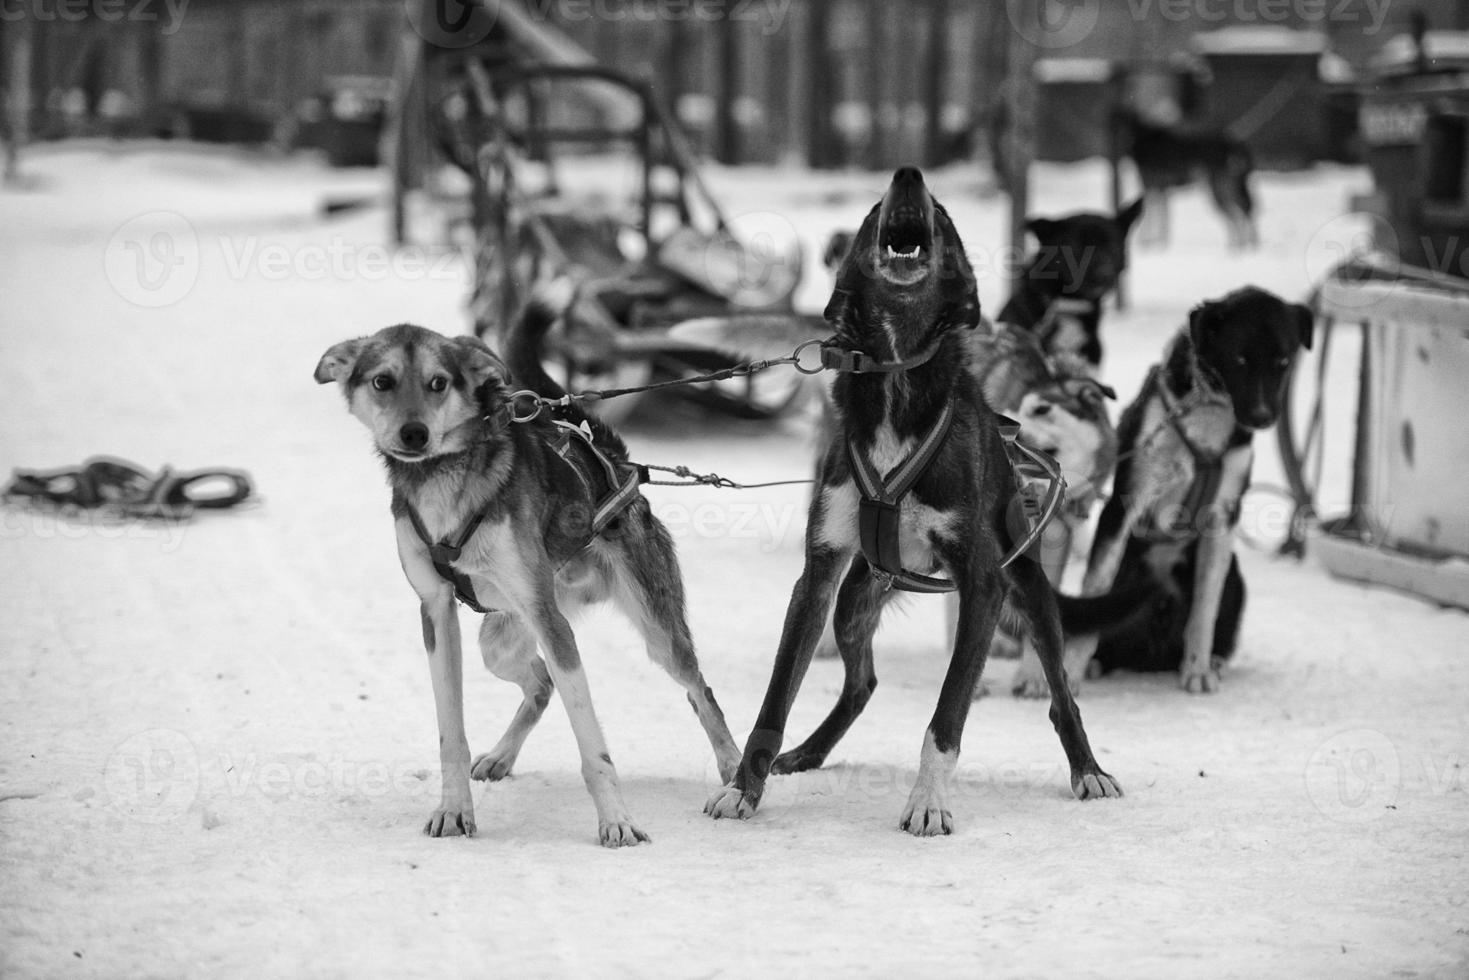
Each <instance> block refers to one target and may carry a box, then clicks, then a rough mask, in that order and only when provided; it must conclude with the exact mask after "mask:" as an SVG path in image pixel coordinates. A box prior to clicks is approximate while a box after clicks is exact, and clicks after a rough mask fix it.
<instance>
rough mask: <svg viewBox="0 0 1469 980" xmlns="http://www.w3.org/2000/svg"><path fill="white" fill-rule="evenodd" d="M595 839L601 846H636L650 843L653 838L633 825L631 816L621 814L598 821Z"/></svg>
mask: <svg viewBox="0 0 1469 980" xmlns="http://www.w3.org/2000/svg"><path fill="white" fill-rule="evenodd" d="M597 841H598V842H599V843H600V844H601V845H602V846H603V847H637V846H638V845H639V844H651V843H652V842H653V838H651V837H649V836H648V835H647V834H645V833H643V832H642V831H641V830H639V829H638V828H637V827H635V826H633V822H632V819H631V818H629V817H626V816H623V817H620V818H618V819H616V820H603V821H600V822H599V823H598V824H597Z"/></svg>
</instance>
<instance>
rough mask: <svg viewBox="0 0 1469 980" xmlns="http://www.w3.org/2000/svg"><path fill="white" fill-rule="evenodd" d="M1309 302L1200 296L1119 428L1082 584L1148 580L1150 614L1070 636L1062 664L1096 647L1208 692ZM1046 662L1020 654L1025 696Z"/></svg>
mask: <svg viewBox="0 0 1469 980" xmlns="http://www.w3.org/2000/svg"><path fill="white" fill-rule="evenodd" d="M1312 326H1313V318H1312V314H1311V311H1310V310H1309V309H1308V308H1307V307H1305V306H1302V305H1300V304H1297V303H1287V302H1285V301H1284V300H1282V299H1280V298H1279V297H1277V296H1274V295H1272V294H1270V293H1268V292H1265V291H1264V290H1262V289H1257V288H1254V287H1252V286H1251V287H1245V288H1243V289H1239V290H1236V291H1235V292H1232V293H1230V294H1229V295H1227V296H1225V297H1224V298H1222V299H1219V300H1215V301H1212V302H1207V303H1203V304H1202V305H1200V306H1199V307H1198V308H1197V309H1195V310H1194V311H1193V312H1192V313H1191V314H1190V316H1189V323H1188V326H1187V327H1186V328H1185V329H1184V330H1182V331H1180V332H1179V333H1178V334H1177V335H1176V336H1175V337H1174V338H1173V340H1172V341H1171V342H1170V343H1169V345H1168V349H1167V350H1166V351H1165V352H1164V357H1163V361H1162V362H1161V363H1159V364H1157V365H1156V366H1154V368H1153V370H1152V371H1151V372H1150V373H1149V375H1148V378H1147V380H1146V381H1145V382H1144V383H1143V387H1142V390H1141V391H1140V392H1139V393H1138V396H1137V398H1136V399H1135V400H1134V401H1133V403H1132V404H1131V405H1129V406H1128V408H1127V411H1126V412H1124V413H1123V415H1122V421H1121V423H1120V424H1119V426H1118V440H1119V442H1118V448H1119V454H1120V455H1119V462H1118V464H1117V475H1116V478H1115V480H1114V481H1113V490H1112V496H1111V499H1110V500H1108V501H1107V505H1106V506H1105V507H1104V508H1103V510H1102V516H1101V519H1100V521H1099V523H1098V525H1097V533H1096V537H1095V538H1094V540H1093V543H1092V552H1091V558H1090V560H1089V562H1088V564H1087V574H1086V582H1085V586H1084V591H1085V592H1086V593H1088V594H1091V593H1097V592H1105V591H1107V590H1109V589H1118V588H1130V587H1137V586H1140V587H1144V588H1148V589H1150V590H1152V592H1153V594H1154V602H1153V604H1152V606H1151V608H1150V610H1149V615H1147V616H1146V617H1137V618H1136V619H1133V620H1130V621H1128V622H1126V623H1124V624H1122V625H1121V626H1114V627H1113V628H1111V629H1107V630H1103V632H1102V633H1101V635H1100V639H1099V638H1098V637H1097V636H1085V637H1081V636H1078V637H1073V638H1071V639H1070V640H1069V642H1068V649H1067V653H1066V667H1067V674H1068V675H1069V676H1070V678H1071V681H1072V683H1073V684H1075V683H1079V682H1080V680H1081V678H1082V676H1083V674H1084V673H1085V671H1086V669H1087V665H1088V663H1089V662H1090V661H1091V660H1092V657H1093V655H1095V656H1096V661H1097V663H1098V664H1099V665H1100V667H1101V669H1102V670H1104V671H1105V670H1110V669H1113V668H1117V667H1128V668H1131V669H1134V670H1177V671H1178V672H1179V682H1180V684H1181V685H1182V686H1183V688H1184V689H1185V690H1188V691H1194V692H1204V691H1213V690H1215V689H1217V688H1218V686H1219V671H1220V668H1221V666H1222V665H1223V663H1224V661H1225V660H1227V659H1228V657H1229V656H1230V655H1231V654H1232V653H1233V652H1234V645H1235V639H1236V636H1237V633H1238V629H1239V623H1240V618H1241V616H1242V614H1243V612H1244V603H1245V586H1244V579H1243V578H1242V577H1241V576H1240V572H1239V563H1238V561H1237V560H1236V558H1235V555H1234V530H1235V526H1236V524H1237V523H1238V521H1239V508H1240V500H1241V498H1242V496H1243V495H1244V492H1245V490H1246V488H1247V487H1248V486H1249V480H1250V468H1251V464H1252V463H1253V461H1254V450H1253V448H1252V445H1251V443H1252V440H1253V437H1254V433H1255V432H1256V431H1258V430H1260V429H1263V428H1266V427H1268V426H1270V425H1272V424H1273V423H1274V422H1275V420H1276V418H1277V417H1278V416H1279V415H1280V412H1281V411H1282V410H1283V406H1282V396H1283V392H1284V388H1285V381H1286V378H1287V377H1288V376H1289V374H1290V371H1291V366H1292V364H1293V363H1294V361H1295V358H1296V355H1297V353H1298V352H1299V351H1300V350H1301V349H1302V348H1309V347H1310V346H1311V331H1312ZM1050 673H1051V672H1050V671H1049V670H1046V669H1044V668H1043V665H1041V664H1038V663H1035V662H1034V661H1033V660H1026V661H1022V662H1021V671H1020V674H1019V675H1018V685H1017V686H1018V688H1019V692H1020V693H1026V694H1029V695H1031V696H1035V697H1040V696H1043V695H1044V694H1045V691H1046V685H1047V683H1048V682H1049V681H1050Z"/></svg>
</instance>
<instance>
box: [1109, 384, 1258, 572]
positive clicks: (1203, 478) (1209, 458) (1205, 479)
mask: <svg viewBox="0 0 1469 980" xmlns="http://www.w3.org/2000/svg"><path fill="white" fill-rule="evenodd" d="M1150 388H1151V389H1152V390H1153V392H1154V393H1155V394H1157V396H1158V400H1159V401H1161V402H1162V403H1163V410H1164V412H1165V413H1166V424H1167V425H1168V426H1169V427H1171V428H1172V429H1173V432H1174V434H1175V435H1176V436H1178V441H1179V442H1181V443H1182V444H1183V447H1184V448H1185V449H1187V450H1188V454H1189V456H1191V457H1192V458H1193V461H1194V478H1193V481H1192V482H1191V483H1189V487H1188V492H1187V493H1185V494H1184V497H1183V503H1181V504H1180V505H1179V512H1178V519H1177V520H1176V521H1174V522H1172V524H1171V526H1168V527H1163V526H1161V525H1159V524H1158V523H1157V521H1156V519H1154V518H1155V517H1156V515H1149V518H1148V520H1147V523H1145V524H1140V525H1139V526H1138V528H1137V531H1136V532H1135V533H1137V534H1138V536H1139V537H1144V538H1147V539H1148V540H1150V541H1157V542H1160V543H1179V542H1184V541H1192V540H1193V539H1195V538H1197V537H1198V536H1199V534H1200V532H1201V530H1202V529H1201V528H1200V526H1199V515H1200V514H1201V513H1202V512H1203V511H1204V510H1206V509H1207V508H1208V506H1209V505H1210V504H1211V503H1213V501H1214V498H1215V497H1217V496H1218V495H1219V487H1220V485H1221V484H1222V483H1223V482H1224V454H1225V453H1226V452H1228V451H1229V450H1230V449H1233V448H1235V447H1237V446H1242V445H1244V444H1246V443H1248V442H1249V441H1250V434H1249V432H1248V431H1247V430H1244V429H1241V428H1240V427H1239V426H1235V430H1234V432H1233V433H1232V434H1231V435H1230V437H1229V442H1228V443H1226V444H1225V447H1224V450H1223V451H1221V452H1217V453H1216V452H1210V451H1209V450H1207V449H1205V448H1204V447H1202V446H1200V445H1199V444H1198V443H1197V442H1195V441H1194V440H1193V438H1192V437H1190V436H1189V434H1188V432H1187V431H1185V430H1184V427H1183V420H1184V419H1185V418H1187V417H1188V414H1189V412H1190V411H1192V408H1193V407H1191V406H1188V405H1185V404H1184V403H1183V402H1181V401H1179V399H1178V396H1177V395H1175V394H1174V393H1173V392H1172V391H1170V390H1169V389H1168V386H1167V385H1166V384H1164V383H1163V367H1162V365H1160V364H1155V365H1153V368H1152V370H1151V371H1149V372H1148V377H1147V380H1146V381H1144V382H1143V391H1145V392H1146V391H1148V389H1150ZM1195 407H1196V406H1195ZM1155 431H1158V432H1161V431H1162V428H1161V427H1159V429H1157V430H1155ZM1150 438H1151V437H1150Z"/></svg>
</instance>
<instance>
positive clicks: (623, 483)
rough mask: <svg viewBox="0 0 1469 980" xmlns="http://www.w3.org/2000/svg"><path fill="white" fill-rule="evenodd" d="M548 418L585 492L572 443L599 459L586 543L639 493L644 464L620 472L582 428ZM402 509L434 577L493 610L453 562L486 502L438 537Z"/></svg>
mask: <svg viewBox="0 0 1469 980" xmlns="http://www.w3.org/2000/svg"><path fill="white" fill-rule="evenodd" d="M552 424H554V425H555V426H556V429H557V438H556V441H555V444H554V445H553V447H552V448H554V449H555V450H556V454H557V455H558V456H560V457H561V458H562V459H563V460H565V461H566V463H567V465H568V466H570V467H571V469H572V472H574V473H575V474H576V475H577V477H578V478H579V479H580V480H581V482H582V485H583V486H584V487H586V489H587V490H588V492H593V493H594V492H595V484H594V482H593V480H592V477H591V475H590V474H589V473H588V472H587V470H586V467H588V466H590V465H591V463H589V462H586V458H587V457H586V455H583V454H579V453H577V452H576V449H575V447H576V446H578V445H580V446H582V447H583V448H584V449H586V451H587V454H589V455H590V457H591V460H593V461H595V462H596V463H597V464H599V469H600V472H601V474H602V476H603V477H604V478H605V479H606V481H607V486H609V487H611V489H610V490H609V491H608V492H607V493H606V494H604V495H603V496H602V498H601V499H600V500H599V501H597V506H596V509H595V510H594V511H593V512H592V520H591V529H590V532H589V534H588V535H587V540H586V542H585V543H584V544H583V545H582V547H583V548H585V547H586V546H587V545H589V544H591V543H592V541H593V540H595V539H596V538H597V536H598V535H600V534H601V533H602V532H603V531H604V530H606V528H607V525H609V524H611V523H612V522H613V521H614V520H615V519H616V518H617V516H618V515H619V514H621V513H622V512H623V511H624V510H626V509H627V507H628V505H629V504H631V503H632V502H633V498H634V497H636V496H637V495H638V490H639V488H640V487H641V486H642V484H644V483H647V482H648V470H647V469H646V468H645V467H642V466H637V467H633V468H632V469H631V470H629V471H628V472H626V474H625V475H624V473H622V472H620V471H619V470H618V468H617V464H616V463H614V462H613V461H612V460H610V459H608V458H607V455H606V454H605V453H603V452H602V451H601V450H600V449H598V448H597V447H596V445H595V444H594V443H593V442H592V435H591V433H590V432H589V431H588V430H587V429H585V428H583V427H582V426H580V425H572V424H571V423H570V422H565V421H562V420H561V419H553V420H552ZM491 503H493V501H491ZM407 509H408V520H409V522H410V523H411V524H412V525H413V531H414V533H415V534H417V535H418V538H419V540H420V541H422V542H423V543H424V544H425V545H427V546H428V554H429V558H430V559H431V560H432V561H433V563H434V571H436V572H438V573H439V577H440V578H442V579H443V580H444V581H445V582H448V583H449V584H450V585H452V586H454V596H455V598H457V599H458V600H459V601H460V602H462V603H464V605H466V606H468V607H469V608H470V609H472V610H474V611H475V612H477V613H487V612H493V611H494V610H492V609H489V608H487V607H486V606H483V605H481V604H480V601H479V597H478V596H477V595H475V592H474V583H473V581H471V580H470V577H469V576H468V575H466V574H464V573H463V572H461V571H459V570H458V569H456V568H455V567H454V562H456V561H458V560H459V556H460V554H462V553H463V551H464V546H465V545H467V544H468V543H469V539H470V538H472V537H474V532H475V531H477V530H479V526H480V524H482V523H483V522H484V519H485V517H486V516H488V514H489V512H490V503H487V504H485V506H484V507H481V508H480V509H479V510H477V511H475V512H474V514H472V515H470V517H469V519H468V520H466V521H465V522H464V524H463V525H462V526H461V527H460V528H459V532H458V533H457V534H455V535H453V536H452V537H450V538H447V539H445V540H443V541H438V542H436V541H434V540H433V538H431V537H430V536H429V533H428V529H427V528H426V527H424V526H423V519H422V518H420V517H419V516H418V511H416V510H414V509H413V505H412V504H408V505H407Z"/></svg>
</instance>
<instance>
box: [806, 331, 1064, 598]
mask: <svg viewBox="0 0 1469 980" xmlns="http://www.w3.org/2000/svg"><path fill="white" fill-rule="evenodd" d="M835 350H839V348H833V347H824V348H822V361H823V363H825V364H827V365H828V366H830V367H832V368H833V369H834V370H837V371H848V372H851V373H878V372H883V373H891V372H895V371H906V370H908V369H909V368H913V367H917V366H919V365H921V364H924V363H926V362H927V361H928V360H929V359H931V358H932V357H933V355H934V353H935V352H936V351H937V350H938V343H937V342H935V343H934V344H931V345H930V346H929V347H928V348H926V349H924V350H923V351H920V352H919V353H918V354H915V355H913V356H912V357H909V358H907V359H905V360H902V361H874V360H872V359H871V358H870V357H868V356H867V355H866V354H863V353H861V352H860V351H842V354H843V355H845V356H844V357H837V356H834V355H833V356H828V354H827V352H828V351H835ZM838 364H841V365H844V366H837V365H838ZM997 419H998V421H999V427H1000V435H1001V437H1002V438H1003V439H1004V442H1005V453H1006V456H1007V458H1009V460H1010V463H1011V468H1012V470H1013V472H1014V473H1015V478H1016V483H1015V490H1016V499H1018V500H1019V501H1020V503H1021V507H1022V508H1023V509H1024V511H1025V515H1026V518H1027V520H1028V521H1029V523H1030V525H1031V530H1030V533H1029V534H1027V535H1026V536H1025V538H1024V539H1023V540H1021V541H1020V542H1019V543H1018V544H1017V545H1016V546H1015V547H1014V548H1012V549H1011V550H1010V553H1009V554H1008V555H1006V556H1005V559H1004V560H1003V561H1002V562H1001V563H1000V567H1001V568H1004V567H1006V566H1008V565H1009V564H1010V563H1012V562H1013V561H1015V559H1016V558H1019V557H1020V556H1021V555H1022V554H1024V553H1026V552H1027V551H1029V550H1030V549H1031V548H1033V547H1034V546H1035V544H1036V542H1037V541H1038V540H1039V539H1040V536H1041V533H1042V532H1043V531H1045V529H1046V525H1047V524H1049V523H1050V522H1051V518H1053V517H1054V516H1055V515H1056V510H1057V509H1058V508H1059V506H1060V504H1061V495H1062V492H1063V491H1064V489H1065V486H1066V480H1065V478H1064V477H1062V475H1061V470H1060V468H1059V467H1058V466H1057V465H1056V462H1055V460H1053V459H1051V458H1050V457H1049V456H1046V455H1045V454H1043V453H1038V452H1036V451H1034V450H1032V449H1030V448H1028V447H1026V446H1022V445H1020V443H1019V442H1018V441H1017V437H1018V436H1019V434H1020V423H1018V422H1016V421H1015V420H1014V419H1011V418H1008V417H1007V416H1004V415H999V416H997ZM953 424H954V400H953V399H952V398H950V399H948V400H946V401H945V402H944V406H943V408H942V409H940V411H939V417H938V419H936V420H935V421H934V424H933V426H932V427H930V428H929V430H928V432H927V433H926V434H925V435H924V437H923V438H922V439H921V440H919V442H918V445H917V446H915V447H914V448H913V451H912V452H911V453H909V454H908V458H907V459H905V460H903V461H902V462H901V463H899V464H898V465H897V466H895V467H894V468H893V469H892V471H891V472H889V473H888V475H887V476H886V477H883V476H882V475H881V474H879V473H878V472H877V468H876V467H875V466H873V465H872V460H870V459H869V458H868V457H867V454H866V453H864V452H862V450H861V449H859V448H858V447H857V444H856V441H855V440H852V439H848V440H847V458H848V460H849V461H850V462H851V466H852V473H853V475H854V477H855V479H856V482H857V491H858V493H859V494H860V496H861V500H860V501H859V502H858V510H857V536H858V541H859V543H860V545H861V548H862V557H864V558H866V559H867V564H868V565H870V566H872V569H873V570H874V571H875V572H876V573H877V574H878V575H880V576H883V577H884V578H885V579H886V584H887V587H888V588H892V589H901V590H903V591H905V592H927V593H937V592H953V591H954V590H955V588H957V586H956V585H955V584H954V582H953V581H952V580H950V579H945V578H939V577H937V576H934V575H924V574H921V573H919V572H914V571H909V570H908V569H906V568H904V567H903V558H902V554H901V548H900V540H899V534H900V531H901V528H902V518H903V499H904V498H905V497H907V496H908V493H909V491H911V490H912V489H913V485H914V484H915V483H917V482H918V480H919V478H920V477H922V476H923V474H924V473H926V472H927V471H928V467H929V466H930V465H931V464H932V463H933V461H934V459H935V458H936V457H937V456H938V452H939V449H940V448H941V447H942V446H943V444H944V439H945V438H947V437H948V434H949V429H951V428H952V427H953ZM1017 453H1019V454H1021V458H1019V459H1017V458H1016V454H1017ZM1022 471H1025V472H1027V473H1030V474H1033V475H1040V476H1043V477H1045V478H1047V479H1049V480H1050V483H1051V486H1050V489H1049V490H1048V491H1047V492H1046V498H1045V501H1044V502H1043V503H1042V502H1039V501H1037V500H1036V499H1035V498H1034V497H1032V496H1030V495H1029V494H1027V493H1026V492H1025V490H1024V487H1023V486H1022V484H1021V482H1020V473H1021V472H1022Z"/></svg>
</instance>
